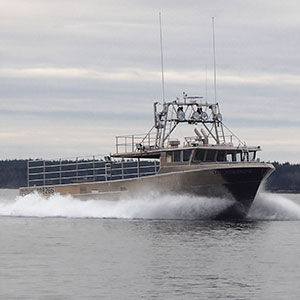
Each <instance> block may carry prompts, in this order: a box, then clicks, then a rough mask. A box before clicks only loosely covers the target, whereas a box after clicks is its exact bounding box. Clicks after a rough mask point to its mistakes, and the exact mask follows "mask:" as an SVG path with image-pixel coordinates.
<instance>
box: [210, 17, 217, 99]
mask: <svg viewBox="0 0 300 300" xmlns="http://www.w3.org/2000/svg"><path fill="white" fill-rule="evenodd" d="M211 19H212V32H213V55H214V91H215V103H217V71H216V43H215V18H214V17H212V18H211Z"/></svg>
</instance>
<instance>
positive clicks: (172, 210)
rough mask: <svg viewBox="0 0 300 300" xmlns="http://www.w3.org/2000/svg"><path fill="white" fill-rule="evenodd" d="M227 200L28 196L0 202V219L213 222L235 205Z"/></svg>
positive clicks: (178, 197)
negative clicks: (12, 217)
mask: <svg viewBox="0 0 300 300" xmlns="http://www.w3.org/2000/svg"><path fill="white" fill-rule="evenodd" d="M232 204H233V202H232V201H229V200H226V199H216V198H211V199H208V198H205V197H190V196H187V195H186V196H170V195H166V196H163V197H161V196H160V197H158V196H157V195H148V196H145V197H143V198H142V199H141V198H139V199H124V200H119V201H109V200H101V201H99V200H87V201H81V200H79V199H75V198H73V197H71V196H61V195H58V194H56V195H53V196H51V197H50V198H48V199H45V198H44V197H42V196H40V195H38V194H29V195H26V196H24V197H17V198H16V199H15V200H14V201H10V202H7V201H5V202H4V201H0V215H2V216H24V217H69V218H123V219H187V220H192V219H211V218H214V217H216V216H217V215H218V214H219V213H220V212H221V211H223V210H225V209H226V208H228V207H229V206H230V205H232Z"/></svg>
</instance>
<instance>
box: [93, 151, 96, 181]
mask: <svg viewBox="0 0 300 300" xmlns="http://www.w3.org/2000/svg"><path fill="white" fill-rule="evenodd" d="M93 177H94V181H96V170H95V156H93Z"/></svg>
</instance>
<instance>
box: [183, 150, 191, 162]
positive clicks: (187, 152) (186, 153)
mask: <svg viewBox="0 0 300 300" xmlns="http://www.w3.org/2000/svg"><path fill="white" fill-rule="evenodd" d="M191 153H192V150H184V151H183V161H189V160H190V157H191Z"/></svg>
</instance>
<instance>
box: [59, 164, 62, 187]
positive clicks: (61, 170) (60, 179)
mask: <svg viewBox="0 0 300 300" xmlns="http://www.w3.org/2000/svg"><path fill="white" fill-rule="evenodd" d="M61 171H62V170H61V159H60V160H59V184H61Z"/></svg>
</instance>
